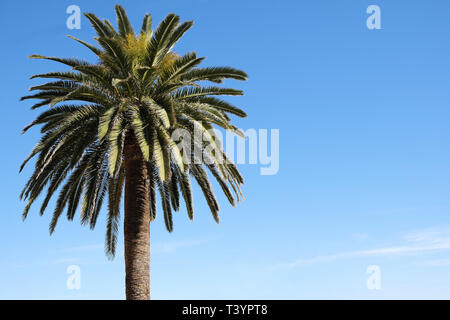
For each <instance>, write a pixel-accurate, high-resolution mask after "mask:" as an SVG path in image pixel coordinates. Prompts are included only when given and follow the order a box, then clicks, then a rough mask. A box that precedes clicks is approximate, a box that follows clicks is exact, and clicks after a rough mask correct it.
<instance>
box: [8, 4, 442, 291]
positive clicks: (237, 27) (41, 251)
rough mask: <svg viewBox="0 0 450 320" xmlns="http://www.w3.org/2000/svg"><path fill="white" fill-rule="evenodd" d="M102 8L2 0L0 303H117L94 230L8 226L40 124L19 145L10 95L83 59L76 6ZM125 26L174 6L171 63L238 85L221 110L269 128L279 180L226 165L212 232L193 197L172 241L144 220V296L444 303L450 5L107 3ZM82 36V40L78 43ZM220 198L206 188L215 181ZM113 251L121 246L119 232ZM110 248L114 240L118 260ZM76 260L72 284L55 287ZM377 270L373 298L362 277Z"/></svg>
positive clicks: (116, 282)
mask: <svg viewBox="0 0 450 320" xmlns="http://www.w3.org/2000/svg"><path fill="white" fill-rule="evenodd" d="M114 3H115V2H108V1H39V2H25V1H8V2H6V1H4V2H2V4H1V9H2V10H0V21H2V28H1V30H2V31H1V32H2V43H3V46H2V48H3V50H1V51H0V61H1V63H2V70H3V74H4V76H3V80H2V97H3V102H2V105H3V108H2V115H3V121H2V128H3V132H4V139H3V140H2V147H3V148H2V150H4V152H3V154H2V156H1V158H0V164H1V168H2V170H0V175H1V180H0V181H1V183H0V194H1V195H2V201H1V203H2V205H1V211H2V212H1V214H2V217H3V218H2V232H1V233H0V298H1V299H20V298H22V299H110V298H113V299H122V298H124V265H123V261H122V260H123V259H122V258H123V257H122V254H121V253H120V254H119V255H118V256H117V257H116V259H115V260H114V261H112V262H111V261H108V260H107V259H106V257H105V255H104V253H103V242H104V232H105V228H104V225H105V224H104V221H105V215H103V219H101V218H100V220H101V221H100V222H99V223H98V225H97V227H96V229H95V230H94V231H91V230H90V229H88V228H85V227H81V226H80V224H79V223H78V222H76V221H74V222H67V221H64V220H61V222H60V223H59V225H58V227H57V229H56V232H55V233H54V235H53V236H52V237H50V236H49V234H48V223H49V222H50V214H49V213H51V206H50V208H49V209H50V210H48V212H47V213H46V214H45V215H44V216H42V217H41V216H39V212H38V208H39V206H38V205H36V206H35V207H33V208H32V210H31V212H30V214H29V218H28V219H27V220H26V221H25V222H22V220H21V212H22V210H23V206H24V203H22V202H21V201H20V200H19V193H20V190H21V188H22V187H23V185H24V183H25V181H26V179H27V178H28V176H29V175H30V173H31V169H32V165H30V166H28V167H27V168H26V169H25V170H24V172H23V173H22V174H20V175H19V173H18V169H19V165H20V163H21V162H22V161H23V159H24V158H25V157H26V155H27V154H28V153H29V151H30V150H31V148H32V147H33V146H34V144H35V143H36V142H37V139H38V137H39V132H38V131H39V130H36V129H34V130H31V131H30V132H29V133H27V134H26V135H24V136H23V135H21V134H20V131H21V129H22V128H23V127H24V126H25V125H26V124H28V123H29V122H30V121H31V120H32V119H33V118H34V117H35V116H36V115H37V114H38V111H30V109H29V107H30V105H31V103H30V102H19V97H20V96H22V95H25V94H26V93H27V89H28V88H29V87H30V86H31V85H33V84H35V83H38V82H39V81H37V80H32V81H30V80H28V79H29V77H30V76H31V75H33V74H36V73H41V72H47V71H51V70H58V69H59V68H60V67H59V66H58V65H57V64H55V63H52V62H46V61H35V60H34V61H33V60H30V59H27V56H28V55H30V54H43V55H51V56H64V57H72V56H81V57H84V58H87V59H90V60H91V61H93V59H94V58H93V57H92V56H91V55H90V53H89V52H88V50H87V49H86V48H83V47H82V46H80V45H78V44H77V43H76V42H74V41H73V40H71V39H68V38H67V37H65V36H66V35H68V34H70V35H73V36H76V37H78V38H81V39H83V40H86V41H91V40H92V37H93V36H94V32H93V30H92V29H91V27H90V25H89V23H88V21H87V20H86V19H85V18H82V21H81V29H80V30H69V29H67V27H66V19H67V17H68V16H69V15H68V14H66V8H67V7H68V6H69V5H71V4H75V5H78V6H79V7H80V8H81V10H82V11H83V12H94V13H96V14H97V15H98V16H100V17H102V18H108V19H110V20H111V21H115V16H114V7H113V6H114ZM121 4H122V5H123V6H124V7H125V9H126V10H127V12H128V15H129V17H130V19H131V21H132V23H133V24H134V25H135V28H136V29H138V28H139V27H140V25H141V19H142V18H143V16H144V14H145V13H146V12H150V13H151V14H152V16H153V19H154V21H157V22H159V21H161V20H162V19H163V18H164V17H165V15H166V14H168V13H170V12H175V13H177V14H179V15H180V16H181V19H182V20H194V21H195V25H194V27H193V29H191V30H190V32H189V33H188V34H187V35H186V36H185V37H184V38H183V39H182V41H181V42H180V43H179V44H178V45H177V47H176V48H175V51H177V52H179V53H184V52H188V51H192V50H195V51H196V52H197V54H198V55H200V56H206V57H207V59H206V60H205V64H206V65H230V66H233V67H236V68H241V69H243V70H245V71H246V72H247V73H248V74H249V81H248V82H245V83H232V85H233V86H235V87H237V88H241V89H243V90H245V96H244V97H238V98H233V99H229V100H231V101H233V102H234V103H236V104H238V105H239V106H241V107H242V108H244V109H245V110H246V111H247V113H248V114H249V117H248V118H247V119H236V121H235V123H236V125H237V126H239V127H241V128H243V129H248V128H255V129H279V132H280V168H279V172H278V173H277V174H276V175H272V176H263V175H260V166H259V165H249V164H247V165H240V169H241V171H242V173H243V174H244V176H245V178H246V184H245V186H244V189H243V190H244V193H245V197H246V199H245V201H243V202H242V203H240V204H238V206H237V207H236V208H232V207H231V206H229V205H228V204H227V203H226V202H225V201H224V200H225V199H224V197H222V196H221V195H219V199H220V200H221V203H222V206H221V225H220V226H219V227H218V226H217V225H216V224H215V223H214V220H213V219H212V217H211V215H210V213H209V211H208V209H207V207H206V204H205V202H204V200H203V199H202V198H201V194H200V193H199V192H198V190H196V191H197V192H196V193H195V208H196V217H195V219H194V222H190V221H189V220H188V219H187V215H186V214H185V212H184V211H182V212H180V213H178V214H176V215H175V220H174V225H175V227H174V232H173V233H172V234H169V233H167V232H166V231H165V228H164V224H163V221H162V220H161V219H160V218H159V219H157V220H156V222H154V223H152V225H151V252H152V253H151V255H152V256H151V287H152V297H153V298H154V299H182V298H185V299H232V298H233V299H333V298H337V299H357V298H360V299H366V298H367V299H393V298H406V299H409V298H445V299H449V298H450V197H449V194H450V130H449V120H450V90H449V89H450V59H449V57H450V41H448V40H449V36H450V24H449V22H448V12H449V10H450V3H449V2H448V1H444V0H436V1H432V2H431V1H423V0H421V1H381V0H374V1H372V0H371V1H362V0H361V1H359V0H358V1H356V0H342V1H331V0H329V1H324V0H320V1H318V0H316V1H312V0H311V1H237V0H236V1H235V0H230V1H220V2H219V1H207V0H188V1H186V0H183V1H181V0H176V1H121ZM371 4H376V5H378V6H379V7H380V8H381V27H382V28H381V30H368V29H367V27H366V19H367V17H368V14H366V8H367V7H368V6H369V5H371ZM91 42H92V41H91ZM216 189H217V187H216ZM120 240H122V238H120ZM122 248H123V246H122V245H120V246H119V249H120V250H119V252H120V251H121V250H122ZM70 265H78V266H79V267H80V270H81V288H80V289H79V290H68V289H67V287H66V280H67V278H68V276H69V275H68V274H67V273H66V269H67V267H68V266H70ZM370 265H376V266H379V268H380V272H381V289H379V290H369V289H368V288H367V286H366V281H367V279H368V278H369V276H370V275H369V274H368V273H367V272H366V270H367V267H368V266H370Z"/></svg>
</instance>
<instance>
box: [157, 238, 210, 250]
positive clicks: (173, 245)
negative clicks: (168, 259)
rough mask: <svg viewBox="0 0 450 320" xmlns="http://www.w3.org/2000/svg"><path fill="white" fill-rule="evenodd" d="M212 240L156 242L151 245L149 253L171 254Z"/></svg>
mask: <svg viewBox="0 0 450 320" xmlns="http://www.w3.org/2000/svg"><path fill="white" fill-rule="evenodd" d="M213 240H214V239H213V238H202V239H187V240H180V241H172V242H157V243H154V244H152V245H151V252H152V253H156V254H159V253H172V252H174V251H176V250H178V249H181V248H188V247H192V246H196V245H200V244H203V243H206V242H209V241H213Z"/></svg>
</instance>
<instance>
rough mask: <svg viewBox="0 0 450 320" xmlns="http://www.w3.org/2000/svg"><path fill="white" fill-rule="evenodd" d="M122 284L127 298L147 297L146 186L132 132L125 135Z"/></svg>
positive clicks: (146, 177)
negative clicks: (123, 273)
mask: <svg viewBox="0 0 450 320" xmlns="http://www.w3.org/2000/svg"><path fill="white" fill-rule="evenodd" d="M124 151H125V218H124V240H125V272H126V276H125V286H126V298H127V300H148V299H150V190H149V186H150V183H149V180H148V177H149V176H148V171H147V166H146V163H145V161H144V159H143V157H142V153H141V150H140V149H139V146H138V144H137V141H136V137H135V136H134V134H133V133H129V134H127V137H126V139H125V150H124Z"/></svg>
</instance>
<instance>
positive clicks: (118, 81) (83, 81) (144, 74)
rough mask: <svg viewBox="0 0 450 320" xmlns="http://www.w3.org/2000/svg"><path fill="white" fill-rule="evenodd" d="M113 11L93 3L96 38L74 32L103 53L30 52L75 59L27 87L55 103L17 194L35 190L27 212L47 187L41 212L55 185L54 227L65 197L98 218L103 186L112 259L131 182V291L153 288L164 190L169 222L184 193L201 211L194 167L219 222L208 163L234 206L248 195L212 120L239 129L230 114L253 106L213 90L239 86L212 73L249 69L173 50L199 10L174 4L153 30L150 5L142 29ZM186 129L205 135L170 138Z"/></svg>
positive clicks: (44, 116) (142, 294) (73, 207)
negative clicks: (98, 11) (211, 63)
mask: <svg viewBox="0 0 450 320" xmlns="http://www.w3.org/2000/svg"><path fill="white" fill-rule="evenodd" d="M115 10H116V14H117V25H118V30H115V28H114V27H113V26H112V24H111V23H110V22H109V21H108V20H103V21H102V20H100V19H99V18H98V17H97V16H95V15H94V14H92V13H87V14H85V16H86V18H87V19H88V20H89V21H90V23H91V24H92V26H93V27H94V29H95V31H96V33H97V37H96V38H95V40H96V41H97V42H98V45H99V46H94V45H91V44H89V43H86V42H84V41H82V40H80V39H77V38H74V37H71V38H73V39H74V40H76V41H78V42H79V43H81V44H83V45H84V46H86V47H87V48H89V49H90V50H91V51H92V52H93V53H94V54H95V55H96V56H97V58H98V59H97V60H98V61H97V63H95V64H92V63H89V62H87V61H85V60H81V59H74V58H70V59H66V58H57V57H45V56H41V55H32V56H31V58H35V59H47V60H53V61H57V62H60V63H62V64H64V65H67V66H69V67H71V70H70V71H60V72H49V73H44V74H37V75H34V76H32V77H31V78H32V79H33V78H43V79H52V80H48V81H50V82H47V83H44V84H41V85H38V86H34V87H31V88H30V91H37V93H34V94H32V95H28V96H24V97H22V98H21V100H25V99H38V100H39V102H38V103H36V104H34V105H33V106H32V107H31V108H32V109H36V108H39V107H42V106H49V109H48V110H47V111H44V112H42V113H41V114H40V115H39V116H38V117H37V118H36V119H35V120H34V121H33V122H32V123H31V124H29V125H28V126H26V127H25V128H24V130H23V132H25V131H27V130H28V129H29V128H31V127H33V126H35V125H42V127H41V133H42V137H41V139H40V141H39V143H38V144H37V145H36V146H35V147H34V149H33V150H32V152H31V154H30V155H29V156H28V158H27V159H26V160H25V162H24V163H23V164H22V166H21V168H20V170H22V169H23V167H24V166H25V164H26V163H27V162H28V161H29V160H30V159H31V158H33V157H34V156H37V159H36V164H35V169H34V172H33V173H32V175H31V177H30V179H29V180H28V182H27V184H26V185H25V187H24V189H23V191H22V193H21V195H20V197H21V199H26V200H28V203H27V204H26V207H25V210H24V212H23V218H24V219H25V218H26V216H27V214H28V211H29V210H30V206H31V205H32V203H33V202H34V201H35V200H36V198H37V197H38V196H39V195H40V194H41V193H42V190H43V189H44V187H45V186H48V188H47V192H46V195H45V198H44V200H43V203H42V206H41V208H40V214H41V215H42V214H43V213H44V211H45V209H46V207H47V205H48V203H49V201H50V199H51V198H52V196H53V195H54V194H55V192H57V191H58V190H59V191H58V197H57V200H56V204H55V208H54V211H53V217H52V220H51V223H50V227H49V229H50V234H52V233H53V232H54V230H55V226H56V224H57V222H58V219H59V218H60V216H61V214H62V213H63V211H64V209H65V208H66V207H67V211H66V215H67V218H68V220H73V218H74V216H75V212H76V211H77V207H78V204H79V202H80V201H81V203H82V204H81V210H80V216H81V223H82V224H84V225H89V226H90V227H91V228H94V227H95V225H96V222H97V218H98V215H99V212H100V209H101V207H102V203H103V200H104V198H105V197H107V199H108V217H107V230H106V241H105V252H106V254H107V256H108V258H110V259H112V258H113V257H114V255H115V252H116V249H115V247H116V239H117V232H118V225H119V221H120V200H121V197H122V190H123V189H124V188H125V195H124V198H125V200H124V212H125V214H124V222H123V224H124V250H125V252H124V256H125V269H126V270H125V271H126V277H125V283H126V298H127V299H149V298H150V266H149V264H150V222H151V221H153V220H155V218H156V204H157V196H156V194H157V193H159V195H160V201H161V207H162V210H163V215H164V222H165V226H166V228H167V230H168V231H169V232H171V231H172V229H173V223H172V210H175V211H178V210H179V208H180V194H181V196H182V198H183V199H184V202H185V204H186V211H187V214H188V217H189V219H191V220H192V219H193V214H194V209H193V200H192V188H191V181H190V180H191V176H192V177H193V178H194V179H195V181H197V183H198V185H199V186H200V189H201V190H202V192H203V195H204V197H205V198H206V202H207V204H208V206H209V208H210V210H211V212H212V215H213V217H214V219H215V221H216V222H217V223H218V222H219V217H218V211H219V205H218V202H217V200H216V197H215V195H214V193H213V190H212V186H211V183H210V180H209V178H208V176H209V174H208V173H207V172H208V171H209V172H210V174H211V175H212V176H213V177H214V178H215V180H217V182H218V184H219V185H220V187H221V189H222V190H223V192H224V194H225V195H226V197H227V198H228V200H229V202H230V203H231V204H232V205H234V204H235V199H236V200H237V201H239V200H240V196H241V193H240V189H239V186H240V185H241V184H243V178H242V176H241V174H240V173H239V172H238V170H237V168H236V166H235V165H234V164H233V163H232V162H231V161H230V159H228V158H227V156H226V154H225V152H224V151H223V148H222V145H221V141H220V140H219V139H216V138H215V136H214V135H212V134H211V129H213V128H214V125H216V126H218V127H220V128H222V129H225V130H230V131H232V132H235V133H237V134H241V135H242V132H240V131H239V130H238V129H237V128H236V127H235V126H233V125H232V124H231V123H230V117H229V115H228V114H234V115H237V116H240V117H245V116H246V114H245V113H244V112H243V111H242V110H240V109H238V108H237V107H235V106H233V105H231V104H230V103H228V102H226V101H224V100H221V99H219V98H217V97H215V96H219V95H242V94H243V93H242V91H240V90H235V89H229V88H222V87H217V86H214V85H211V86H206V85H205V83H207V82H208V81H209V82H213V83H221V82H222V81H223V79H227V78H228V79H237V80H246V79H247V75H246V74H245V73H244V72H243V71H240V70H236V69H233V68H230V67H206V68H200V67H198V65H199V64H200V63H201V62H202V60H203V59H204V58H200V57H197V56H196V54H195V52H191V53H187V54H185V55H183V56H179V55H177V54H176V53H175V52H173V51H172V48H173V46H174V45H175V43H176V42H177V41H178V40H179V39H180V38H181V37H182V36H183V34H184V33H185V32H186V31H187V30H188V29H189V28H191V27H192V25H193V22H192V21H187V22H184V23H180V18H179V17H178V16H176V15H175V14H169V15H168V16H167V17H166V18H165V19H164V20H163V21H162V22H161V23H160V24H159V25H158V27H157V28H156V30H155V31H154V32H153V30H152V19H151V16H150V15H149V14H146V15H145V17H144V21H143V23H142V28H141V31H140V33H139V34H135V32H134V30H133V28H132V26H131V24H130V22H129V20H128V18H127V15H126V13H125V10H124V9H123V8H122V7H121V6H118V5H116V7H115ZM199 82H200V83H199ZM69 102H72V104H68V103H69ZM181 129H182V130H184V132H187V133H189V134H190V135H191V136H193V135H194V134H195V132H200V133H202V139H201V140H200V141H198V139H184V138H183V137H180V138H179V139H176V138H174V133H175V131H176V130H181ZM208 146H209V147H208ZM210 146H213V147H214V148H210ZM193 149H196V150H200V153H199V152H193V151H192V150H193ZM232 190H233V191H232Z"/></svg>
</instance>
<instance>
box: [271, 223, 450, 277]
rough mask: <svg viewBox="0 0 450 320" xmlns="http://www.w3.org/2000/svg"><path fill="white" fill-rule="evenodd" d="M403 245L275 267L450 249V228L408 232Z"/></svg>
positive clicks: (317, 257)
mask: <svg viewBox="0 0 450 320" xmlns="http://www.w3.org/2000/svg"><path fill="white" fill-rule="evenodd" d="M402 242H403V243H404V244H401V245H393V246H388V247H381V248H376V249H368V250H356V251H349V252H341V253H336V254H330V255H319V256H315V257H312V258H307V259H297V260H295V261H292V262H289V263H283V264H279V265H277V266H275V268H295V267H299V266H304V265H310V264H315V263H320V262H330V261H335V260H339V259H347V258H358V257H370V256H386V255H402V254H414V253H424V252H433V251H439V250H448V249H450V228H445V229H443V228H440V229H426V230H422V231H419V232H412V233H408V234H406V235H404V236H403V238H402ZM446 262H448V263H449V264H450V259H448V260H440V261H438V260H435V261H434V262H432V261H429V266H432V265H433V264H434V265H438V264H441V265H442V263H446Z"/></svg>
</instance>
